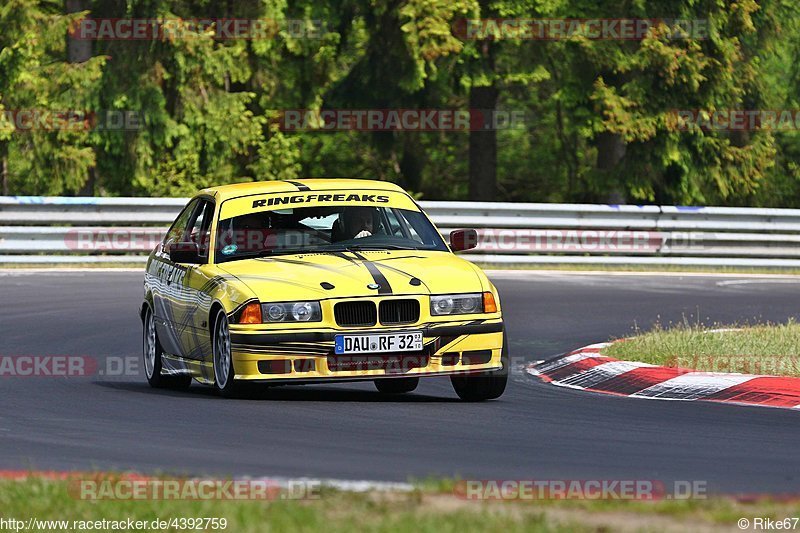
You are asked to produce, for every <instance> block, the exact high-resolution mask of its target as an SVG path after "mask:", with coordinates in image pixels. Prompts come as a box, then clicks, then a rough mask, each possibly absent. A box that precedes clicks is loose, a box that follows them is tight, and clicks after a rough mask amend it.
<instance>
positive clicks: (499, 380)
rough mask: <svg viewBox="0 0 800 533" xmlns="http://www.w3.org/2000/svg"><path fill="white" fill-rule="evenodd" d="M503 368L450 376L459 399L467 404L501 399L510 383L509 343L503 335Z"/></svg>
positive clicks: (501, 358)
mask: <svg viewBox="0 0 800 533" xmlns="http://www.w3.org/2000/svg"><path fill="white" fill-rule="evenodd" d="M500 361H501V362H502V364H503V368H501V369H500V370H494V371H491V372H480V373H478V374H468V375H456V376H450V381H451V382H452V384H453V389H454V390H455V391H456V394H458V397H459V398H461V399H462V400H464V401H467V402H482V401H484V400H494V399H495V398H499V397H500V396H501V395H502V394H503V392H505V390H506V383H508V371H509V370H508V365H509V357H508V341H507V340H506V336H505V333H504V334H503V349H502V352H501V355H500Z"/></svg>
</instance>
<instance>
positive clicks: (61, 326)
mask: <svg viewBox="0 0 800 533" xmlns="http://www.w3.org/2000/svg"><path fill="white" fill-rule="evenodd" d="M492 278H493V279H494V281H495V283H496V285H497V286H498V288H499V290H500V294H501V298H502V303H503V306H504V313H505V319H506V324H507V329H508V335H509V339H510V345H511V355H512V358H514V359H515V360H516V362H517V363H519V362H520V361H522V360H526V361H533V360H537V359H544V358H548V357H551V356H554V355H557V354H559V353H562V352H565V351H567V350H571V349H574V348H577V347H579V346H581V345H584V344H588V343H592V342H596V341H603V340H607V339H608V338H609V337H610V336H621V335H626V334H629V333H630V332H631V331H632V328H633V327H634V325H635V324H638V325H639V326H640V327H644V328H646V327H648V326H649V325H650V324H652V323H653V322H655V321H657V320H660V321H661V322H662V323H669V322H670V321H673V322H674V321H679V320H681V319H682V318H683V317H684V316H685V317H689V318H691V319H695V318H697V317H698V316H699V317H700V318H701V319H702V320H704V321H706V322H709V323H711V322H715V321H719V322H732V321H747V320H749V321H753V320H756V319H757V320H772V321H785V320H786V319H787V318H789V317H798V318H800V278H795V279H787V278H784V279H769V278H744V277H741V276H739V277H737V276H735V275H732V276H728V277H718V276H713V277H712V276H702V277H697V276H676V275H646V276H645V275H625V276H613V275H589V274H574V273H564V274H561V273H540V272H530V273H527V274H524V275H517V274H513V273H505V274H501V273H496V274H493V275H492ZM141 297H142V275H141V274H138V273H132V272H116V273H101V272H78V273H62V272H58V273H56V272H49V273H41V272H36V273H27V272H17V273H14V274H8V273H7V272H6V273H0V302H2V308H1V309H0V335H1V336H2V340H1V341H0V355H88V356H94V357H97V358H99V361H100V368H101V369H102V368H107V367H105V366H104V364H107V363H108V361H110V360H111V359H110V358H117V359H116V360H119V359H118V358H130V359H129V360H131V361H134V362H138V368H137V370H138V371H139V372H141V362H140V357H141V356H140V351H141V348H140V345H141V340H140V339H141V326H140V322H139V321H138V318H137V315H136V309H137V306H138V305H139V303H140V301H141ZM798 441H800V412H797V411H791V410H782V409H770V408H760V407H740V406H731V405H720V404H712V403H702V402H669V401H650V400H637V399H631V398H623V397H614V396H607V395H600V394H594V393H587V392H582V391H574V390H569V389H563V388H559V387H554V386H552V385H547V384H544V383H541V382H539V381H537V380H536V379H534V378H531V377H527V376H526V375H524V374H523V373H521V372H520V371H519V370H517V371H515V373H514V376H513V378H512V380H511V382H510V384H509V388H508V389H507V391H506V393H505V395H504V396H502V398H501V399H500V400H497V401H492V402H486V403H481V404H468V403H461V402H459V401H458V400H457V398H456V396H455V394H454V393H453V391H452V389H451V386H450V382H449V380H448V379H446V378H444V379H442V378H434V379H429V380H423V382H422V383H421V384H420V387H419V388H418V389H417V391H416V392H415V393H413V394H409V395H407V396H403V397H394V398H389V397H385V396H383V395H381V394H379V393H378V392H376V391H375V390H374V388H373V386H372V384H371V383H358V384H339V385H325V386H323V385H315V386H295V387H280V388H273V389H270V391H268V392H265V393H258V394H255V395H251V396H250V397H248V398H246V399H239V400H225V399H221V398H218V397H216V396H214V395H213V394H212V393H211V391H210V389H209V388H207V387H203V386H200V385H193V386H192V388H191V389H190V390H189V391H187V392H165V391H157V390H152V389H150V388H149V387H148V386H147V383H146V381H145V379H144V377H143V376H142V375H123V376H110V375H102V376H100V375H96V376H93V377H90V378H74V377H61V378H53V377H36V378H31V377H1V378H0V469H20V468H22V469H28V468H31V469H59V470H63V469H69V470H87V469H117V470H119V469H132V470H136V471H139V472H171V473H191V474H198V475H218V476H227V475H252V476H290V477H302V476H309V477H320V478H336V479H351V480H353V479H361V480H385V481H407V480H409V479H410V478H417V479H418V478H423V477H426V476H460V477H463V478H466V479H567V480H571V479H583V480H586V479H623V480H630V479H647V480H663V481H665V482H667V483H669V482H671V481H673V480H695V481H702V482H705V483H707V486H708V488H709V490H710V491H711V492H729V493H730V492H747V493H756V492H758V493H764V492H769V493H787V492H791V493H795V494H797V493H798V492H800V457H798V452H797V450H798Z"/></svg>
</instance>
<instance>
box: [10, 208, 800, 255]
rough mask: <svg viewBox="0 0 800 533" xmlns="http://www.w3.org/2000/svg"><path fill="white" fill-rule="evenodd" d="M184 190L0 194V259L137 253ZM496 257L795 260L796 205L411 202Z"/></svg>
mask: <svg viewBox="0 0 800 533" xmlns="http://www.w3.org/2000/svg"><path fill="white" fill-rule="evenodd" d="M186 201H187V199H185V198H65V197H39V196H33V197H32V196H19V197H13V196H10V197H0V263H26V264H37V263H40V264H43V263H97V262H101V263H120V262H121V263H131V262H141V261H143V260H144V258H145V257H146V255H147V253H148V252H149V251H150V250H152V249H153V247H154V246H155V245H156V244H157V243H158V242H159V241H160V239H161V238H162V236H163V233H164V231H165V228H166V227H167V226H168V225H169V223H170V222H171V221H172V220H173V219H174V218H175V216H176V215H177V213H178V212H179V211H180V209H181V207H182V206H183V205H185V203H186ZM420 203H421V205H422V206H423V208H424V209H425V210H426V211H427V212H428V214H429V215H430V216H431V217H432V219H433V221H434V222H435V223H436V224H437V226H438V227H439V228H440V229H441V230H442V233H443V234H444V235H445V236H446V235H447V234H448V233H449V231H450V230H452V229H456V228H476V229H477V230H478V233H479V243H480V244H479V246H478V248H477V249H476V250H474V251H472V252H470V253H465V254H464V256H465V257H467V258H469V259H471V260H474V261H477V262H482V263H499V264H526V263H527V264H606V265H686V266H700V267H702V266H726V265H728V266H745V267H748V266H749V267H779V268H800V210H797V209H753V208H727V207H676V206H633V205H594V204H516V203H499V202H498V203H473V202H420Z"/></svg>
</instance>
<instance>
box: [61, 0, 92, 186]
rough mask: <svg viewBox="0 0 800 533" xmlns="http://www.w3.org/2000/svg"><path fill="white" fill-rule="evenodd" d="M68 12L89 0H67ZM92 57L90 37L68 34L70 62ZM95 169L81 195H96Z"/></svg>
mask: <svg viewBox="0 0 800 533" xmlns="http://www.w3.org/2000/svg"><path fill="white" fill-rule="evenodd" d="M65 8H66V11H67V13H78V12H80V11H86V10H87V9H89V0H66V5H65ZM91 57H92V41H91V40H89V39H75V38H74V37H72V35H68V36H67V61H69V62H70V63H84V62H86V61H89V59H91ZM78 111H91V112H95V113H99V112H100V111H99V110H96V109H93V110H89V109H84V110H78ZM95 175H96V172H95V169H94V168H90V169H89V172H88V175H87V176H86V181H84V183H83V187H81V188H80V190H79V191H78V194H79V195H80V196H94V185H95Z"/></svg>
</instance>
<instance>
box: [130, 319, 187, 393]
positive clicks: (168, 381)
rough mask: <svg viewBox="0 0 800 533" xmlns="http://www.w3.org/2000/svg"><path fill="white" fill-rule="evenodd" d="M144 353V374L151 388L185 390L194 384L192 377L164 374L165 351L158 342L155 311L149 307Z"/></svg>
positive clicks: (145, 322)
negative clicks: (163, 356) (163, 358)
mask: <svg viewBox="0 0 800 533" xmlns="http://www.w3.org/2000/svg"><path fill="white" fill-rule="evenodd" d="M142 329H143V334H142V351H143V352H144V354H143V355H144V374H145V376H146V377H147V382H148V383H149V384H150V386H151V387H153V388H156V389H185V388H187V387H189V385H191V383H192V376H188V375H185V374H176V375H169V374H166V375H165V374H162V373H161V370H162V363H161V356H162V354H163V353H164V350H163V349H162V348H161V342H159V340H158V333H157V332H156V320H155V317H154V316H153V310H152V309H150V306H149V305H148V306H147V310H146V311H145V314H144V322H143V328H142Z"/></svg>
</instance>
